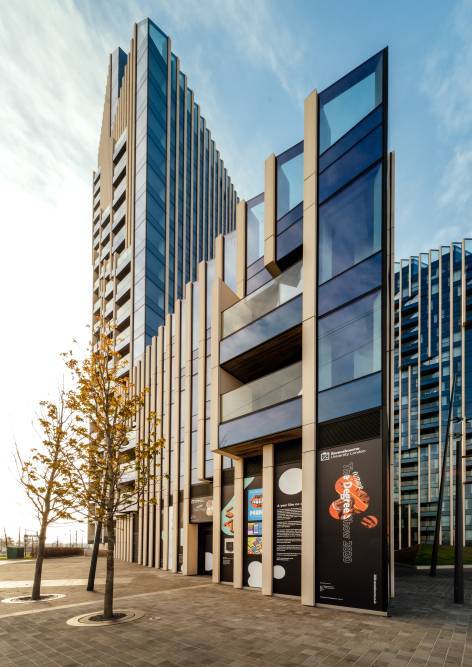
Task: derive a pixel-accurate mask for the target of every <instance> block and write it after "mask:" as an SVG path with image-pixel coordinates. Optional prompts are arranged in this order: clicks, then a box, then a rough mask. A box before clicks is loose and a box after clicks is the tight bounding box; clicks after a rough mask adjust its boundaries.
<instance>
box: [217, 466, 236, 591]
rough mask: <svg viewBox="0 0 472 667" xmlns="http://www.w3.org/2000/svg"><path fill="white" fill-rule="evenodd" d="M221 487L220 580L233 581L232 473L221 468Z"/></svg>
mask: <svg viewBox="0 0 472 667" xmlns="http://www.w3.org/2000/svg"><path fill="white" fill-rule="evenodd" d="M222 481H223V484H222V487H221V507H222V510H221V568H220V576H221V581H231V582H232V581H233V560H234V527H233V520H234V475H233V470H223V480H222Z"/></svg>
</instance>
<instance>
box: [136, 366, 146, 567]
mask: <svg viewBox="0 0 472 667" xmlns="http://www.w3.org/2000/svg"><path fill="white" fill-rule="evenodd" d="M141 377H142V362H141V361H138V363H137V364H136V382H135V386H136V389H137V391H138V392H139V391H141V390H142V385H141ZM141 428H142V410H140V411H139V413H138V414H137V420H136V429H137V434H138V438H142V437H143V434H142V431H141ZM138 506H139V510H138V563H139V564H140V565H142V564H143V525H144V507H143V506H142V502H141V498H138Z"/></svg>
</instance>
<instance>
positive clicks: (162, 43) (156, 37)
mask: <svg viewBox="0 0 472 667" xmlns="http://www.w3.org/2000/svg"><path fill="white" fill-rule="evenodd" d="M149 38H150V39H151V40H152V41H153V42H154V44H155V45H156V47H157V49H158V51H159V53H160V55H161V57H162V58H163V59H164V60H165V62H167V37H166V35H164V33H163V32H162V31H161V30H159V28H158V27H157V26H156V25H155V24H154V23H152V21H150V22H149Z"/></svg>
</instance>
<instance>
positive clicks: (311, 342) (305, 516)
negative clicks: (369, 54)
mask: <svg viewBox="0 0 472 667" xmlns="http://www.w3.org/2000/svg"><path fill="white" fill-rule="evenodd" d="M304 114H305V119H304V158H303V160H304V167H303V171H304V174H303V176H304V182H303V197H304V199H303V284H304V290H303V323H302V359H303V364H302V385H303V397H302V488H303V500H302V568H301V569H302V573H301V590H302V604H305V605H311V606H313V605H314V604H315V601H316V577H315V541H316V532H315V516H316V514H315V512H316V443H315V440H316V355H317V347H316V345H317V344H316V335H317V328H316V292H317V287H316V286H317V266H316V261H317V234H318V231H317V224H318V220H317V216H318V208H317V201H316V193H317V178H318V142H317V136H318V133H317V118H318V96H317V93H316V91H313V92H312V93H311V94H310V95H309V96H308V97H307V98H306V100H305V109H304Z"/></svg>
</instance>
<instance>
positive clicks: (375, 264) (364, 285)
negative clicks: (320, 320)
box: [318, 252, 382, 317]
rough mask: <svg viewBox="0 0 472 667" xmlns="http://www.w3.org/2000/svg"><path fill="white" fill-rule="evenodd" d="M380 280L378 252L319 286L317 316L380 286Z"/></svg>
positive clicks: (380, 263)
mask: <svg viewBox="0 0 472 667" xmlns="http://www.w3.org/2000/svg"><path fill="white" fill-rule="evenodd" d="M381 282H382V253H381V252H378V253H376V254H375V255H372V257H369V258H368V259H365V260H364V261H363V262H360V263H359V264H356V265H355V266H353V267H352V268H351V269H349V270H348V271H344V273H342V274H341V275H339V276H336V278H333V279H332V280H328V282H326V283H324V284H323V285H321V286H320V288H319V290H318V317H319V316H320V315H324V313H327V312H329V311H330V310H334V309H335V308H339V306H342V305H343V303H347V302H348V301H353V300H354V299H356V298H357V297H359V296H362V295H363V294H366V293H367V292H370V291H371V290H373V289H375V288H376V287H380V285H381Z"/></svg>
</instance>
